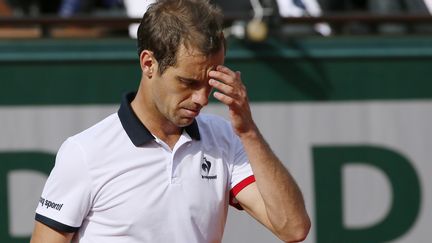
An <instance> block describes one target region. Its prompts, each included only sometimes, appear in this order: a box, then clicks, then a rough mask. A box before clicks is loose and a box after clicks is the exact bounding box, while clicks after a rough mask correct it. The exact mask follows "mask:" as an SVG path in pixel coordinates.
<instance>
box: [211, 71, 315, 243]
mask: <svg viewBox="0 0 432 243" xmlns="http://www.w3.org/2000/svg"><path fill="white" fill-rule="evenodd" d="M209 76H210V78H211V79H210V81H209V84H210V85H211V86H212V87H214V88H216V89H217V90H218V91H217V92H215V93H214V97H215V98H216V99H218V100H219V101H221V102H222V103H224V104H225V105H227V106H228V107H229V112H230V119H231V123H232V126H233V128H234V131H235V132H236V134H237V135H238V136H239V137H240V140H241V141H242V143H243V146H244V148H245V152H246V154H247V156H248V159H249V162H250V165H251V167H252V170H253V173H254V176H255V180H256V182H255V183H253V184H250V185H249V186H247V187H246V188H244V189H243V190H242V191H240V192H239V193H238V194H237V196H236V199H237V201H239V203H240V204H241V205H242V207H243V208H244V209H245V210H246V211H247V212H248V213H249V214H251V215H252V216H253V217H254V218H256V219H257V220H258V221H259V222H261V223H262V224H263V225H265V226H266V227H267V228H269V229H270V230H271V231H272V232H273V233H274V234H275V235H276V236H278V237H279V238H280V239H281V240H283V241H285V242H299V241H302V240H304V239H305V238H306V236H307V234H308V232H309V229H310V225H311V223H310V220H309V216H308V215H307V212H306V209H305V206H304V201H303V197H302V194H301V192H300V190H299V188H298V186H297V184H296V182H295V181H294V179H293V177H292V176H291V174H290V173H289V172H288V170H287V169H286V168H285V167H284V166H283V164H282V163H281V161H280V160H279V159H278V158H277V157H276V155H275V154H274V153H273V151H272V150H271V148H270V147H269V145H268V144H267V142H266V141H265V140H264V138H263V137H262V135H261V133H260V131H259V130H258V128H257V126H256V125H255V123H254V121H253V119H252V114H251V110H250V106H249V102H248V97H247V93H246V88H245V86H244V85H243V83H242V81H241V77H240V73H239V72H233V71H232V70H230V69H229V68H227V67H224V66H218V67H217V68H216V70H214V71H211V72H210V73H209Z"/></svg>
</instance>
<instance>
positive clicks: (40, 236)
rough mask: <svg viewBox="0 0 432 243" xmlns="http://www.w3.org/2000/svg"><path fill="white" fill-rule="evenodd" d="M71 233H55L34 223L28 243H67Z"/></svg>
mask: <svg viewBox="0 0 432 243" xmlns="http://www.w3.org/2000/svg"><path fill="white" fill-rule="evenodd" d="M72 237H73V233H64V232H59V231H56V230H54V229H52V228H50V227H48V226H46V225H44V224H42V223H39V222H37V221H36V223H35V226H34V229H33V234H32V237H31V240H30V243H69V242H70V241H71V240H72Z"/></svg>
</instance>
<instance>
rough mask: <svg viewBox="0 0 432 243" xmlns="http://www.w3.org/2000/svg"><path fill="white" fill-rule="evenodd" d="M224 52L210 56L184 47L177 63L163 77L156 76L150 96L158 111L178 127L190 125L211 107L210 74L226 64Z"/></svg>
mask: <svg viewBox="0 0 432 243" xmlns="http://www.w3.org/2000/svg"><path fill="white" fill-rule="evenodd" d="M224 57H225V56H224V50H223V48H221V50H220V51H219V52H218V53H216V54H214V55H211V56H209V57H206V56H203V55H202V54H200V53H199V52H197V51H194V50H192V48H190V49H186V48H185V47H184V46H183V45H182V46H181V47H180V49H179V51H178V53H177V63H176V65H175V66H171V67H168V68H167V69H166V70H165V72H164V73H163V74H162V75H160V74H159V73H158V72H156V73H155V76H154V80H153V82H152V86H151V96H152V101H153V105H154V106H155V108H156V109H155V110H156V112H158V113H159V114H157V115H160V116H161V118H162V119H166V120H168V121H169V122H171V123H172V124H174V125H176V126H177V127H184V126H187V125H190V124H191V123H192V122H193V120H194V118H195V117H196V116H197V115H198V114H199V112H200V110H201V108H203V107H204V106H206V105H207V104H208V98H209V95H210V92H211V89H212V88H211V86H210V85H209V84H208V81H209V77H208V72H209V71H211V70H213V69H214V68H215V67H216V66H217V65H222V64H223V62H224Z"/></svg>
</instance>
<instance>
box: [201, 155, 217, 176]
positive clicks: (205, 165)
mask: <svg viewBox="0 0 432 243" xmlns="http://www.w3.org/2000/svg"><path fill="white" fill-rule="evenodd" d="M211 167H212V163H211V162H210V161H209V160H207V158H206V157H203V161H202V163H201V178H202V179H209V180H210V179H212V180H214V179H216V178H217V175H210V169H211Z"/></svg>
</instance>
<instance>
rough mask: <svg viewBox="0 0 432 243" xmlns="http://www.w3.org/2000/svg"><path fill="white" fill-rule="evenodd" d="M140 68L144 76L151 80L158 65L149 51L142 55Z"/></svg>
mask: <svg viewBox="0 0 432 243" xmlns="http://www.w3.org/2000/svg"><path fill="white" fill-rule="evenodd" d="M140 66H141V70H142V73H143V76H146V77H148V78H151V77H152V76H153V75H154V74H155V72H156V71H157V68H158V63H157V61H156V59H155V58H154V56H153V52H152V51H149V50H143V51H142V52H141V54H140Z"/></svg>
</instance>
